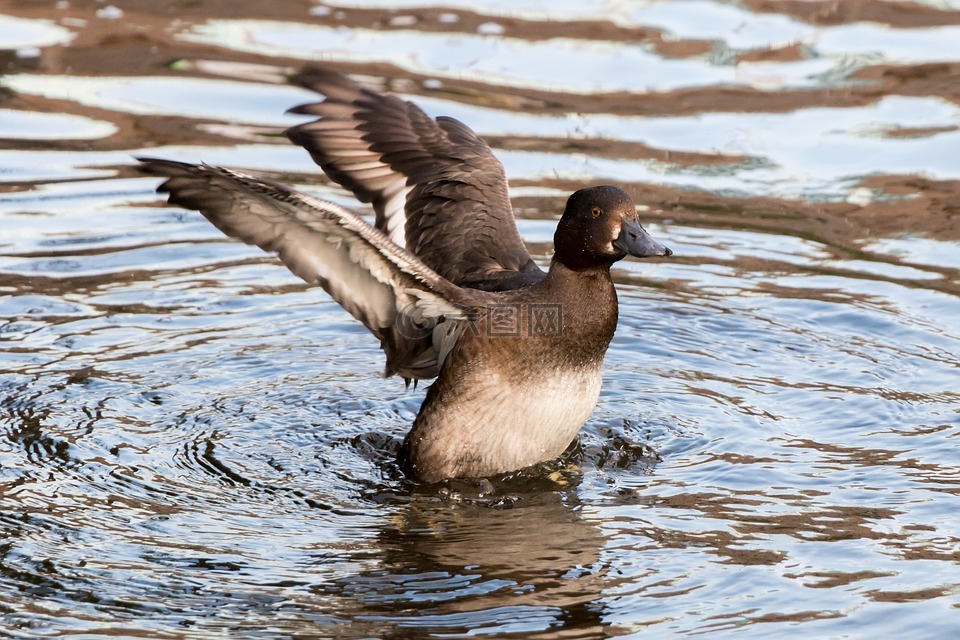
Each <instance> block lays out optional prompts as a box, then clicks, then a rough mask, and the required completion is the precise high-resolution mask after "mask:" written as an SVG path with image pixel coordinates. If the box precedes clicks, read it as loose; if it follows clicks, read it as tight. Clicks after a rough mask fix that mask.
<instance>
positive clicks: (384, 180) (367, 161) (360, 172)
mask: <svg viewBox="0 0 960 640" xmlns="http://www.w3.org/2000/svg"><path fill="white" fill-rule="evenodd" d="M296 80H297V82H298V83H299V84H301V85H302V86H304V87H307V88H309V89H312V90H314V91H316V92H318V93H320V94H323V95H324V96H326V99H325V100H324V101H323V102H320V103H312V104H306V105H302V106H300V107H297V108H295V109H294V110H293V111H295V112H297V113H304V114H311V115H316V116H319V118H318V119H317V120H315V121H313V122H308V123H305V124H301V125H298V126H295V127H292V128H291V129H289V130H288V131H287V135H288V136H289V138H290V139H291V140H292V141H293V142H295V143H297V144H299V145H301V146H303V147H304V148H305V149H307V151H309V152H310V155H311V156H312V157H313V159H314V160H315V161H316V162H317V164H319V165H320V167H321V168H322V169H323V170H324V172H325V173H326V174H327V175H328V176H329V177H330V178H331V179H332V180H334V181H335V182H337V183H339V184H340V185H341V186H343V187H345V188H347V189H349V190H350V191H352V192H353V193H354V195H356V197H357V198H358V199H359V200H361V201H363V202H370V203H372V204H373V207H374V210H375V212H376V226H377V227H378V228H380V229H381V230H382V231H384V232H385V233H387V234H388V235H389V236H390V238H391V239H392V240H393V241H394V242H395V243H397V244H398V245H400V246H403V247H405V248H406V249H407V250H409V251H411V252H412V253H414V254H415V255H416V256H418V257H419V258H420V259H421V260H422V261H423V262H424V263H426V264H427V265H428V266H429V267H430V268H432V269H433V270H435V271H436V272H437V273H439V274H440V275H441V276H443V277H444V278H446V279H447V280H449V281H451V282H453V283H454V284H457V285H459V286H463V287H469V288H474V289H483V290H486V291H504V290H509V289H515V288H520V287H524V286H528V285H530V284H533V283H535V282H539V281H540V280H541V279H543V277H544V273H543V271H542V270H540V268H539V267H537V265H536V264H535V263H534V262H533V260H532V259H531V258H530V254H529V253H528V252H527V250H526V248H525V247H524V245H523V241H522V240H521V239H520V235H519V233H518V232H517V227H516V222H515V220H514V216H513V209H512V207H511V205H510V199H509V197H508V195H507V181H506V177H505V175H504V171H503V166H502V165H501V164H500V162H499V161H498V160H497V159H496V157H494V155H493V153H492V152H491V151H490V148H489V147H488V146H487V144H486V143H485V142H484V141H483V139H481V138H480V137H479V136H477V135H476V133H474V132H473V131H472V130H471V129H470V128H469V127H467V126H466V125H464V124H463V123H461V122H459V121H457V120H454V119H453V118H447V117H440V118H437V119H433V118H431V117H429V116H428V115H427V114H425V113H424V112H423V111H421V110H420V109H419V108H418V107H417V106H416V105H414V104H413V103H411V102H407V101H404V100H402V99H400V98H398V97H396V96H392V95H385V94H380V93H377V92H375V91H372V90H370V89H366V88H363V87H361V86H359V85H357V84H356V83H354V82H353V81H351V80H350V79H348V78H346V77H344V76H342V75H340V74H338V73H335V72H331V71H327V70H311V71H309V72H305V73H303V74H301V75H300V76H298V77H297V79H296Z"/></svg>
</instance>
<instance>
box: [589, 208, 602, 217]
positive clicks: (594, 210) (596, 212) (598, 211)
mask: <svg viewBox="0 0 960 640" xmlns="http://www.w3.org/2000/svg"><path fill="white" fill-rule="evenodd" d="M590 215H592V216H593V217H594V218H599V217H600V216H602V215H603V210H602V209H600V207H594V208H592V209H590Z"/></svg>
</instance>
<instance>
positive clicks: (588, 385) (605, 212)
mask: <svg viewBox="0 0 960 640" xmlns="http://www.w3.org/2000/svg"><path fill="white" fill-rule="evenodd" d="M292 81H293V82H294V83H295V84H297V85H299V86H301V87H304V88H306V89H309V90H312V91H314V92H316V93H318V94H320V95H321V96H323V97H324V99H323V100H321V101H319V102H311V103H308V104H304V105H300V106H298V107H294V108H293V109H291V110H290V111H291V112H293V113H297V114H304V115H309V116H314V119H311V120H309V121H306V122H304V123H301V124H297V125H295V126H293V127H291V128H289V129H288V130H287V131H286V132H285V134H286V136H287V137H288V138H289V140H290V141H291V142H293V143H294V144H297V145H299V146H301V147H303V148H304V149H305V150H306V151H307V152H308V153H309V154H310V156H311V157H312V158H313V160H314V161H315V162H316V163H317V164H318V165H319V166H320V167H321V169H322V170H323V171H324V173H325V174H326V175H327V176H328V177H329V178H330V180H332V181H333V182H335V183H337V184H338V185H340V186H341V187H343V188H344V189H346V190H348V191H350V192H352V193H353V194H354V196H355V197H356V198H357V200H359V201H360V202H362V203H368V204H370V205H371V206H372V208H373V213H374V223H373V224H370V223H368V222H367V221H366V220H364V219H363V218H362V217H361V216H360V215H358V214H357V213H356V212H354V211H351V210H350V209H348V208H346V207H343V206H340V205H338V204H335V203H333V202H329V201H326V200H322V199H319V198H316V197H314V196H311V195H308V194H306V193H303V192H299V191H296V190H294V189H292V188H290V187H289V186H286V185H284V184H281V183H278V182H275V181H272V180H268V179H265V178H263V177H257V176H255V175H252V174H249V173H245V172H242V171H238V170H235V169H230V168H227V167H220V166H212V165H207V164H202V163H201V164H191V163H184V162H179V161H175V160H168V159H160V158H150V157H140V158H137V160H138V161H139V163H140V164H139V168H140V170H141V171H143V172H145V173H147V174H150V175H153V176H160V177H163V178H164V181H163V182H162V183H161V184H160V185H159V186H158V187H157V191H158V192H160V193H164V194H167V196H168V202H169V203H170V204H172V205H175V206H179V207H183V208H186V209H193V210H196V211H199V212H200V213H201V214H202V215H203V216H204V217H205V218H206V219H207V220H209V221H210V222H211V223H212V224H213V225H214V226H216V227H217V228H218V229H219V230H220V231H222V232H223V233H224V234H226V235H227V236H229V237H231V238H236V239H238V240H241V241H243V242H245V243H247V244H251V245H256V246H258V247H260V248H261V249H263V250H265V251H267V252H271V253H275V254H277V256H279V259H280V261H281V262H282V263H283V264H284V265H285V266H286V267H287V268H288V269H289V270H290V271H291V272H293V273H294V274H295V275H297V276H299V277H300V278H302V279H303V280H304V281H306V282H307V283H309V284H311V285H319V286H320V287H321V288H323V290H324V291H326V292H327V293H328V294H329V295H330V296H331V297H332V298H333V300H335V301H336V302H337V303H339V304H340V305H341V306H342V307H343V308H344V309H345V310H346V311H347V312H349V313H350V314H351V315H352V316H353V317H354V318H356V319H357V320H359V321H360V322H362V323H363V324H364V326H366V327H367V329H369V330H370V332H371V333H372V334H373V335H374V337H376V338H377V339H379V341H380V346H381V348H382V350H383V352H384V354H385V356H386V367H385V371H384V374H385V376H388V377H389V376H393V375H397V376H400V377H401V378H403V379H404V381H405V382H406V383H407V384H408V385H409V383H410V382H411V381H413V382H414V384H416V382H417V381H419V380H431V379H433V380H434V382H433V383H432V384H431V385H430V386H429V387H428V388H427V390H426V394H425V398H424V400H423V403H422V405H421V407H420V410H419V412H418V414H417V416H416V418H415V419H414V421H413V425H412V427H411V428H410V431H409V433H408V434H407V435H406V437H405V439H404V440H403V443H402V445H401V446H400V449H399V453H398V459H399V462H400V466H401V468H402V469H403V470H404V472H406V474H408V475H409V476H410V477H412V478H413V479H414V480H416V481H419V482H423V483H438V482H441V481H445V480H450V479H455V478H463V479H485V478H491V477H495V476H498V475H501V474H506V473H511V472H514V471H519V470H522V469H525V468H528V467H532V466H534V465H538V464H540V463H543V462H548V461H550V460H553V459H555V458H557V457H559V456H560V455H561V454H562V453H563V452H564V451H565V450H566V449H567V447H568V446H569V445H570V444H571V443H572V442H573V441H574V440H575V439H576V437H577V434H578V433H579V431H580V428H581V427H582V426H583V425H584V424H585V423H586V421H587V420H588V419H589V417H590V415H591V414H592V412H593V410H594V408H595V407H596V404H597V401H598V399H599V395H600V389H601V382H602V369H603V360H604V356H605V354H606V351H607V347H608V346H609V344H610V341H611V339H612V338H613V334H614V331H615V330H616V327H617V322H618V304H617V293H616V289H615V287H614V283H613V280H612V278H611V274H610V268H611V266H612V265H613V264H614V263H616V262H618V261H619V260H622V259H624V258H626V257H627V256H633V257H636V258H653V257H667V256H670V255H672V251H671V250H670V249H668V248H667V247H665V246H664V245H663V244H661V243H660V242H658V241H657V240H655V239H654V238H653V237H652V236H651V235H650V234H649V233H648V232H647V231H646V230H645V229H644V228H643V227H642V226H641V224H640V222H639V220H638V216H637V207H636V205H635V204H634V202H633V200H632V199H631V198H630V196H629V195H628V194H627V193H626V192H625V191H624V190H623V189H621V188H619V187H617V186H613V185H596V186H587V187H585V188H582V189H580V190H578V191H576V192H574V193H573V194H572V195H570V196H569V198H568V199H567V201H566V206H565V207H564V210H563V213H562V215H561V217H560V220H559V222H558V224H557V228H556V232H555V234H554V254H553V257H552V259H551V261H550V264H549V268H548V269H547V270H546V271H544V270H543V269H541V268H540V267H539V266H538V265H537V264H536V262H535V261H534V260H533V259H532V258H531V256H530V254H529V253H528V252H527V249H526V248H525V246H524V243H523V241H522V239H521V237H520V234H519V232H518V230H517V225H516V221H515V218H514V213H513V209H512V207H511V203H510V198H509V195H508V190H507V179H506V176H505V172H504V168H503V165H502V164H501V163H500V161H499V160H497V158H496V157H495V156H494V154H493V152H492V150H491V149H490V147H489V146H488V145H487V143H486V142H485V141H484V140H483V139H482V138H481V137H480V136H479V135H477V134H476V133H475V132H474V131H473V130H472V129H470V128H469V127H468V126H467V125H465V124H463V123H462V122H460V121H458V120H456V119H454V118H451V117H447V116H439V117H436V118H433V117H430V116H428V115H427V114H426V113H425V112H424V111H423V110H422V109H420V108H419V107H418V106H416V105H415V104H414V103H413V102H411V101H408V100H405V99H404V98H402V97H400V96H398V95H395V94H392V93H386V92H379V91H376V90H374V89H371V88H368V87H366V86H363V85H362V84H360V83H359V82H357V81H355V80H353V79H351V78H350V77H349V76H347V75H344V74H342V73H340V72H337V71H334V70H331V69H324V68H311V69H306V70H304V71H301V72H300V73H299V74H297V75H296V76H294V77H293V78H292Z"/></svg>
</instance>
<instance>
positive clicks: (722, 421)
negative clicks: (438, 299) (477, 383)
mask: <svg viewBox="0 0 960 640" xmlns="http://www.w3.org/2000/svg"><path fill="white" fill-rule="evenodd" d="M443 4H444V6H443V7H439V8H438V6H437V5H436V3H432V2H418V1H411V2H403V3H396V2H390V3H384V2H362V1H359V0H355V1H344V2H335V3H328V4H315V3H311V2H306V1H300V2H298V1H291V2H284V3H269V4H265V3H259V2H236V3H231V4H230V9H229V11H228V10H227V9H226V8H225V7H226V5H222V3H214V2H194V3H151V2H133V1H131V2H116V3H114V4H112V5H111V4H110V3H88V2H79V1H68V2H10V3H7V6H6V8H5V13H6V15H5V16H3V17H0V49H3V50H4V51H3V52H0V64H2V65H3V69H4V70H5V71H4V75H3V77H2V79H0V82H2V84H3V86H4V87H5V91H6V92H5V93H4V94H3V97H2V102H0V137H2V139H3V140H4V144H3V145H2V150H0V345H2V348H0V407H2V411H0V436H2V438H0V531H2V537H0V635H8V636H11V637H23V638H27V637H30V638H33V637H48V636H51V637H52V636H79V635H86V636H87V637H107V636H111V637H117V636H120V637H162V638H208V637H216V636H220V637H251V636H267V637H274V636H276V637H290V636H301V637H316V636H330V637H358V638H359V637H380V638H399V637H404V638H406V637H457V636H463V635H467V634H471V635H494V636H497V637H503V636H509V637H524V638H528V637H529V638H535V637H543V638H555V637H571V638H599V637H606V636H618V635H628V636H630V635H632V636H634V637H654V638H663V637H684V636H707V637H730V636H731V635H733V634H736V636H737V637H738V638H741V637H742V638H768V637H797V638H809V637H830V638H841V637H843V638H874V637H877V636H878V635H880V636H883V637H909V638H943V637H952V636H953V635H955V634H956V632H957V631H958V630H960V611H958V608H960V520H958V518H957V516H956V514H957V511H958V507H960V502H958V493H960V439H958V438H960V297H958V294H960V261H958V258H957V255H958V250H960V226H958V220H960V218H958V216H957V210H958V206H960V186H958V185H960V182H958V180H960V169H958V167H960V165H958V164H957V162H956V149H957V148H958V143H960V138H958V135H960V134H958V131H960V107H958V105H960V97H958V94H957V91H956V86H957V85H956V65H957V63H958V62H960V45H958V44H957V42H958V40H957V32H958V29H960V6H958V5H957V3H953V2H929V3H926V4H924V5H899V4H897V3H895V2H879V1H870V0H867V1H865V2H861V3H852V2H850V3H832V4H828V3H796V4H789V3H772V4H771V3H760V2H753V1H752V0H751V1H745V2H743V3H741V4H739V5H734V4H726V3H719V2H709V1H706V0H704V1H695V2H646V3H643V2H614V1H612V0H607V1H602V0H597V1H595V2H590V3H583V2H550V3H546V2H539V1H536V0H530V1H528V2H522V3H515V2H490V3H486V4H483V3H477V2H469V3H467V2H461V1H459V0H448V1H447V2H444V3H443ZM761 11H762V12H761ZM777 11H781V13H777ZM314 61H322V62H323V63H325V64H329V65H332V66H335V67H337V68H340V69H342V70H346V71H351V72H355V73H359V74H362V75H365V76H368V77H369V82H370V83H372V85H373V86H380V87H384V86H387V87H389V88H392V89H394V90H397V91H400V92H402V93H406V94H409V95H410V96H411V97H413V98H414V99H416V100H417V101H418V102H419V103H420V104H422V105H423V106H424V108H426V109H427V110H428V111H429V112H430V113H432V114H441V113H444V114H450V115H454V116H456V117H459V118H462V119H463V120H465V121H466V122H468V123H469V124H471V125H472V126H473V127H475V128H476V129H477V130H478V131H479V132H480V133H481V134H483V135H485V136H486V137H487V138H488V140H489V141H490V142H491V144H492V146H493V147H494V148H495V150H496V152H497V154H498V155H499V156H500V157H501V158H502V159H503V161H504V164H505V165H506V167H507V171H508V175H509V176H510V178H511V195H512V197H513V199H514V207H515V209H516V210H517V212H518V214H519V216H520V218H521V220H520V221H519V226H520V229H521V233H522V234H523V236H524V238H525V239H526V240H527V241H528V243H529V244H530V247H531V251H532V252H533V253H534V254H535V255H536V256H537V257H538V258H541V259H545V258H546V257H547V256H548V255H549V253H550V246H549V240H550V238H551V235H552V228H553V224H554V222H553V221H554V220H555V219H556V217H557V214H558V212H559V211H560V209H561V208H562V204H563V201H564V198H565V195H566V194H567V193H569V192H570V191H571V190H573V189H575V188H577V187H579V186H582V185H583V184H584V183H597V182H615V183H617V184H620V185H621V186H623V187H624V188H626V189H627V190H628V191H630V192H631V193H632V194H633V195H634V197H635V199H636V200H637V201H638V202H640V203H642V204H644V205H645V206H646V207H647V210H646V211H644V213H643V218H644V220H645V221H646V222H647V226H648V227H649V228H650V229H651V230H652V231H653V232H654V234H655V235H656V236H657V237H658V238H660V239H662V240H664V242H665V243H666V244H668V245H669V246H670V247H671V248H672V249H674V251H675V252H676V255H675V256H674V257H673V258H671V259H670V260H664V261H657V262H636V261H631V262H624V263H620V265H618V268H617V269H616V278H617V280H618V283H619V284H618V286H619V290H620V299H621V319H620V327H619V330H618V332H617V336H616V337H615V339H614V343H613V345H612V347H611V349H610V352H609V354H608V357H607V363H606V369H605V382H604V390H603V393H602V395H601V400H600V404H599V406H598V407H597V410H596V411H595V412H594V415H593V417H592V418H591V420H590V421H589V422H588V424H587V425H586V427H585V428H584V430H583V432H582V435H581V438H580V442H579V445H578V447H576V448H575V449H574V450H571V451H570V452H568V454H567V455H566V456H565V457H564V458H563V459H561V460H559V461H557V462H555V463H552V464H550V465H547V466H546V468H544V469H541V470H540V471H539V472H538V473H535V474H521V475H519V476H518V477H513V478H506V479H503V480H502V481H498V482H496V483H495V484H494V485H492V486H486V485H482V484H477V483H471V482H458V483H452V484H450V485H448V486H444V487H439V488H438V487H425V486H419V485H417V484H415V483H412V482H410V481H408V480H406V479H404V478H403V476H402V474H401V473H400V472H399V470H398V469H397V467H396V465H395V463H394V458H393V456H394V453H395V451H396V449H397V447H398V446H399V444H400V442H401V440H402V438H403V436H404V434H405V432H406V430H407V428H408V426H409V424H410V423H411V421H412V419H413V417H414V415H415V413H416V410H417V408H418V406H419V403H420V401H421V399H422V393H423V391H422V389H420V390H419V391H417V392H414V391H412V390H411V391H406V390H404V388H403V384H402V383H401V382H399V381H398V380H384V379H382V378H380V377H379V372H380V371H381V369H382V366H383V360H382V354H381V353H380V351H379V350H378V348H377V346H376V341H375V340H374V339H373V338H371V337H370V336H369V335H368V334H367V333H366V331H365V330H364V329H363V328H362V326H360V325H359V323H357V322H355V321H353V320H352V319H351V318H350V317H349V316H348V315H347V314H346V313H344V312H343V311H342V310H340V309H339V307H337V305H335V304H334V303H333V302H331V301H330V300H329V299H328V298H327V297H326V296H325V294H323V292H322V291H319V290H316V289H309V288H307V287H305V286H304V285H303V284H302V283H301V282H300V281H298V280H297V279H296V278H294V277H293V276H291V275H290V274H289V273H288V272H286V271H285V270H284V269H283V268H281V267H280V266H278V264H277V263H276V261H275V260H273V259H271V258H270V257H267V256H264V255H262V254H261V253H260V252H259V251H257V250H255V249H251V248H249V247H245V246H242V245H238V244H235V243H231V242H229V241H226V240H225V239H224V238H223V237H222V236H221V235H220V234H219V232H217V231H216V230H215V229H214V228H213V227H212V226H211V225H209V224H208V223H207V222H206V221H205V220H203V219H202V218H201V217H200V216H199V215H198V214H195V213H193V212H186V211H181V210H177V209H172V208H169V207H166V206H164V205H163V204H162V201H161V199H160V198H159V197H158V196H156V195H155V194H154V193H153V189H154V187H155V186H156V184H157V180H155V179H150V178H144V177H141V176H139V175H138V174H136V173H135V172H134V171H133V170H132V169H131V165H132V159H131V156H134V155H140V154H149V155H156V156H161V157H174V158H179V159H183V160H204V161H207V162H210V163H215V164H225V165H229V166H233V167H239V168H247V169H252V170H262V171H267V172H269V174H270V175H271V176H274V177H276V178H279V179H282V180H284V181H287V182H290V183H293V184H297V185H299V186H300V187H301V188H303V189H305V190H308V191H309V192H311V193H314V194H316V195H319V196H321V197H325V198H329V199H332V200H334V201H336V202H340V203H343V204H348V205H352V200H351V198H350V197H349V196H348V195H346V194H345V193H343V192H342V191H339V190H337V189H335V188H334V187H332V186H330V185H329V184H328V183H327V181H326V179H325V178H324V177H323V176H322V174H321V173H320V172H319V170H318V169H317V168H316V167H314V166H312V165H311V164H310V162H309V159H308V157H307V156H306V154H305V153H304V152H303V151H302V150H299V149H297V148H294V147H292V146H291V145H289V144H288V143H287V142H286V141H285V140H284V139H283V138H280V137H278V135H277V134H278V133H279V131H280V130H281V129H282V128H283V127H285V126H289V125H291V124H294V123H295V122H297V121H298V120H297V118H296V117H294V116H287V115H284V111H285V110H286V109H287V108H288V107H290V106H292V105H294V104H298V103H301V102H304V101H308V100H311V99H312V98H313V96H312V95H311V94H310V93H309V92H306V91H303V90H301V89H297V88H292V87H290V86H287V85H285V84H284V83H283V82H282V74H283V73H284V72H286V71H288V70H292V69H296V68H298V67H300V66H302V65H304V64H307V63H310V62H314Z"/></svg>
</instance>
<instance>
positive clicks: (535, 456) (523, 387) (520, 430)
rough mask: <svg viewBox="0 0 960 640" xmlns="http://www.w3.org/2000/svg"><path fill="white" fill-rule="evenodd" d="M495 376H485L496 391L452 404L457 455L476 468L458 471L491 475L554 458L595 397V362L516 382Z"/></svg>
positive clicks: (597, 368) (590, 410)
mask: <svg viewBox="0 0 960 640" xmlns="http://www.w3.org/2000/svg"><path fill="white" fill-rule="evenodd" d="M497 378H499V376H496V375H495V374H491V376H490V378H488V384H489V385H495V387H496V388H497V390H498V393H497V394H489V393H478V394H476V396H475V401H472V402H467V403H464V405H462V406H458V407H456V409H455V411H456V413H457V414H458V415H457V417H456V419H454V420H453V421H452V422H453V423H459V425H460V434H461V439H460V449H461V456H459V458H460V460H461V461H462V463H463V464H465V465H466V466H475V467H476V468H475V469H471V470H468V471H466V473H465V472H464V470H461V471H460V474H461V475H470V476H486V475H492V474H495V473H501V472H504V471H512V470H514V469H520V468H522V467H527V466H530V465H532V464H536V463H538V462H543V461H546V460H552V459H553V458H556V457H557V456H559V455H560V454H561V453H563V451H564V450H565V449H566V448H567V446H568V445H569V444H570V442H572V441H573V439H574V437H576V435H577V432H578V431H579V430H580V427H582V426H583V423H584V422H586V421H587V419H588V418H589V417H590V414H591V413H593V409H594V407H595V406H596V405H597V398H599V397H600V383H601V367H600V366H599V365H598V366H593V367H589V368H584V369H573V370H564V371H560V372H554V373H551V374H549V375H546V374H545V373H544V372H540V374H539V376H531V377H530V378H529V379H527V380H525V381H524V382H523V383H521V384H519V385H517V384H516V383H514V384H513V385H511V384H510V383H509V382H508V381H506V380H502V379H497ZM487 389H490V387H489V386H488V387H487ZM494 395H495V400H496V401H494V398H492V397H491V396H494ZM451 417H452V416H451Z"/></svg>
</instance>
